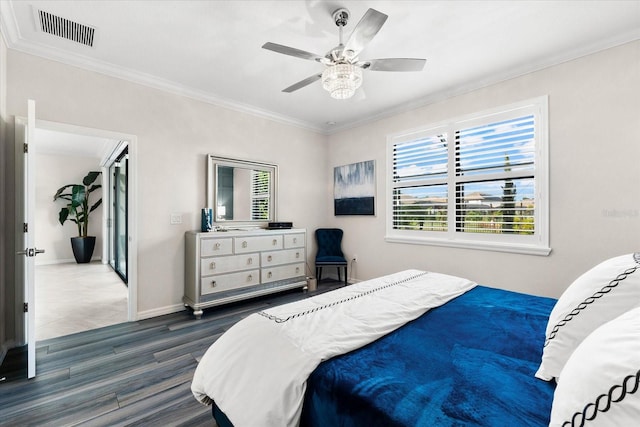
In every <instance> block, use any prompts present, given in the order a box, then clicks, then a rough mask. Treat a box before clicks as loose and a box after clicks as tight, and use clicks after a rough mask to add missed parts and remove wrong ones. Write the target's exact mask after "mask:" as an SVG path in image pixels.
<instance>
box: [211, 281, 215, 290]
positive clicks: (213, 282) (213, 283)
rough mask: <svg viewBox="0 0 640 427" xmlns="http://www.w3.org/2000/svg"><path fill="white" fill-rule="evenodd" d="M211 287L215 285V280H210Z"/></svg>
mask: <svg viewBox="0 0 640 427" xmlns="http://www.w3.org/2000/svg"><path fill="white" fill-rule="evenodd" d="M211 287H212V288H215V287H216V281H215V280H212V281H211Z"/></svg>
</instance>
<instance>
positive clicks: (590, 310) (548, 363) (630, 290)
mask: <svg viewBox="0 0 640 427" xmlns="http://www.w3.org/2000/svg"><path fill="white" fill-rule="evenodd" d="M638 305H640V253H635V254H627V255H622V256H618V257H615V258H610V259H608V260H606V261H604V262H602V263H600V264H598V265H596V266H595V267H593V268H592V269H591V270H589V271H587V272H586V273H584V274H583V275H582V276H580V277H578V278H577V279H576V280H575V281H574V282H573V283H572V284H571V285H570V286H569V287H568V288H567V290H566V291H564V293H563V294H562V295H561V296H560V298H559V299H558V301H557V302H556V305H555V306H554V307H553V310H552V311H551V314H550V315H549V321H548V323H547V329H546V339H545V343H544V347H543V349H542V362H541V364H540V368H539V369H538V372H536V377H537V378H540V379H542V380H545V381H549V380H551V379H553V378H556V379H557V378H558V377H560V373H561V372H562V368H563V367H564V365H565V363H566V362H567V360H568V359H569V356H571V353H573V351H574V350H575V349H576V347H578V345H579V344H580V343H581V342H582V340H583V339H585V338H586V337H587V336H588V335H589V334H590V333H591V332H593V331H594V330H595V329H596V328H597V327H599V326H600V325H602V324H604V323H605V322H608V321H609V320H613V319H615V318H616V317H618V316H620V315H621V314H622V313H625V312H627V311H628V310H630V309H632V308H634V307H636V306H638Z"/></svg>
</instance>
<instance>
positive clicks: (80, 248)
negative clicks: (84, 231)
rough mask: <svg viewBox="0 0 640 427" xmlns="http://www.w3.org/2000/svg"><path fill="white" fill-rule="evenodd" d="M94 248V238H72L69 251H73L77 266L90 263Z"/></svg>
mask: <svg viewBox="0 0 640 427" xmlns="http://www.w3.org/2000/svg"><path fill="white" fill-rule="evenodd" d="M95 246H96V238H95V236H87V237H72V238H71V249H73V256H74V257H75V259H76V262H77V263H78V264H82V263H87V262H90V261H91V256H92V255H93V248H95Z"/></svg>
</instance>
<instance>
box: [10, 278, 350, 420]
mask: <svg viewBox="0 0 640 427" xmlns="http://www.w3.org/2000/svg"><path fill="white" fill-rule="evenodd" d="M341 286H342V284H341V283H339V282H323V283H321V284H319V285H318V289H317V290H316V291H314V292H306V291H304V292H303V291H300V290H294V291H290V292H286V293H281V294H276V295H272V296H267V297H262V298H258V299H253V300H250V301H246V302H242V303H235V304H231V305H227V306H223V307H216V308H211V309H208V310H205V312H204V314H203V316H202V319H201V320H195V319H194V317H193V316H192V315H191V312H190V311H184V312H180V313H174V314H170V315H166V316H160V317H156V318H153V319H147V320H142V321H138V322H131V323H124V324H120V325H115V326H109V327H106V328H101V329H94V330H92V331H87V332H81V333H78V334H74V335H69V336H65V337H60V338H53V339H49V340H45V341H40V342H38V345H37V356H36V360H37V363H36V364H37V375H36V377H35V378H34V379H31V380H26V379H18V380H14V381H9V382H4V383H1V384H0V425H3V426H36V425H37V426H41V425H50V426H75V425H82V426H146V425H149V426H214V425H215V423H214V421H213V418H212V416H211V408H210V407H209V406H204V405H202V404H200V403H199V402H198V401H196V400H195V398H194V397H193V395H192V394H191V390H190V386H191V378H192V376H193V372H194V370H195V368H196V365H197V363H198V360H199V359H200V357H201V356H202V355H203V354H204V352H205V351H206V349H207V348H208V347H209V346H210V345H211V344H212V343H213V342H214V341H215V340H216V339H218V337H220V335H222V334H223V333H224V332H225V331H226V330H227V329H229V328H230V327H231V326H232V325H233V324H234V323H236V322H237V321H239V320H241V319H242V318H244V317H246V316H248V315H249V314H251V313H253V312H256V311H260V310H264V309H266V308H269V307H271V306H274V305H279V304H284V303H287V302H291V301H296V300H299V299H302V298H307V297H310V296H313V295H317V294H319V293H322V292H326V291H328V290H331V289H335V288H338V287H341ZM8 378H9V377H8Z"/></svg>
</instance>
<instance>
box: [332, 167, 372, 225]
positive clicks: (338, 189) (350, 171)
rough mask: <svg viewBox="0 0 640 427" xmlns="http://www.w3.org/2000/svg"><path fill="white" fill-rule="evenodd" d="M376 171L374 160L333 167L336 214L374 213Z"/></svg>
mask: <svg viewBox="0 0 640 427" xmlns="http://www.w3.org/2000/svg"><path fill="white" fill-rule="evenodd" d="M375 195H376V173H375V162H374V160H367V161H366V162H359V163H352V164H350V165H345V166H338V167H336V168H334V169H333V207H334V212H335V215H374V214H375V210H374V207H375Z"/></svg>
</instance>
